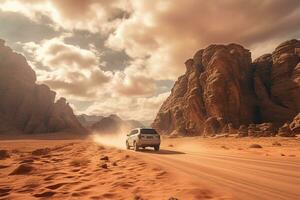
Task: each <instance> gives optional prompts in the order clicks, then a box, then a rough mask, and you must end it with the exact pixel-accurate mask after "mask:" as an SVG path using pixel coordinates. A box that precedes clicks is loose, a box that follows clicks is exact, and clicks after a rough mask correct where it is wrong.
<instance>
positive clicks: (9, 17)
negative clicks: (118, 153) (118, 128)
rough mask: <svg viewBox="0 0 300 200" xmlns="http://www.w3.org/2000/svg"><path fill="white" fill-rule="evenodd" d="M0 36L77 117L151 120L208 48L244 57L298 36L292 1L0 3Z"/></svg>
mask: <svg viewBox="0 0 300 200" xmlns="http://www.w3.org/2000/svg"><path fill="white" fill-rule="evenodd" d="M0 24H1V28H0V38H2V39H4V40H6V42H7V44H8V45H9V46H10V47H12V48H13V49H14V50H15V51H18V52H20V53H22V54H23V55H25V56H26V58H27V60H28V62H29V64H30V65H31V66H32V67H33V68H34V70H35V71H36V74H37V79H38V82H39V83H45V84H47V85H49V86H50V87H51V88H52V89H53V90H55V91H56V92H57V94H58V96H64V97H66V98H67V99H68V100H69V102H70V103H71V105H72V106H73V108H74V110H75V112H76V113H87V114H99V115H108V114H111V113H116V114H119V115H120V116H121V117H123V118H126V119H138V120H142V121H143V120H152V119H153V118H154V116H155V114H156V112H157V111H158V109H159V106H160V105H161V103H162V102H163V100H164V99H165V98H166V97H167V96H168V95H169V91H170V89H171V87H172V85H173V83H174V81H175V80H176V79H177V77H178V76H179V75H181V74H182V73H184V71H185V67H184V64H183V63H184V62H185V60H187V59H188V58H190V57H192V56H193V54H194V53H195V52H196V51H197V50H198V49H201V48H205V47H206V46H207V45H209V44H211V43H231V42H235V43H240V44H242V45H244V46H245V47H246V48H249V49H251V51H252V57H253V58H256V57H257V56H259V55H261V54H263V53H267V52H272V49H274V47H276V46H277V45H278V44H279V43H281V42H282V41H284V40H287V39H291V38H299V37H300V1H299V0H284V1H283V0H251V1H249V0H226V1H223V0H211V1H206V0H0Z"/></svg>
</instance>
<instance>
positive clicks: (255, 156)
mask: <svg viewBox="0 0 300 200" xmlns="http://www.w3.org/2000/svg"><path fill="white" fill-rule="evenodd" d="M47 137H48V136H47ZM99 141H101V138H96V140H94V138H88V139H84V140H81V139H71V140H70V139H69V140H53V139H51V140H48V139H47V138H44V139H42V138H39V139H18V140H10V139H6V140H1V141H0V147H1V150H5V151H6V152H7V153H8V154H9V155H6V156H5V157H3V159H1V160H0V199H13V200H18V199H20V200H23V199H39V198H41V199H44V198H48V199H132V200H138V199H143V200H146V199H149V200H150V199H151V200H153V199H157V200H163V199H166V200H170V199H172V200H176V199H180V200H181V199H185V200H186V199H191V200H192V199H297V197H299V195H300V191H299V188H298V187H299V184H300V165H299V160H300V159H299V158H300V145H299V144H300V140H299V139H298V138H288V139H285V138H281V137H274V138H233V137H229V138H228V137H227V138H202V137H190V138H163V144H162V150H161V151H159V152H155V151H153V150H152V149H151V150H150V149H146V150H141V151H139V152H134V151H128V150H125V149H123V148H124V147H123V146H122V145H120V146H119V147H118V146H117V145H114V146H115V147H112V146H105V144H100V143H99ZM103 141H105V140H103ZM116 144H121V142H119V143H116ZM252 144H258V145H260V146H261V147H262V148H250V147H251V145H252ZM278 144H280V145H278ZM110 145H112V144H110ZM283 155H285V156H283Z"/></svg>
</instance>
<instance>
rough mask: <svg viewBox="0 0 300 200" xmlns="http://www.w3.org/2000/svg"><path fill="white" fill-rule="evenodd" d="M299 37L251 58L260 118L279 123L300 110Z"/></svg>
mask: <svg viewBox="0 0 300 200" xmlns="http://www.w3.org/2000/svg"><path fill="white" fill-rule="evenodd" d="M299 48H300V41H298V40H290V41H287V42H284V43H282V44H280V45H279V46H278V47H277V48H276V49H275V51H274V52H273V53H272V54H267V55H264V56H262V57H260V58H258V59H256V60H255V61H254V62H253V65H254V67H255V75H254V88H255V93H256V95H257V98H258V103H259V113H260V118H261V121H263V122H272V123H274V124H275V125H277V126H281V125H282V124H284V123H285V122H289V121H290V120H291V119H293V117H294V116H296V115H297V113H299V112H300V63H299V62H300V56H299Z"/></svg>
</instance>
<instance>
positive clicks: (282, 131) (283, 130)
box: [278, 123, 295, 137]
mask: <svg viewBox="0 0 300 200" xmlns="http://www.w3.org/2000/svg"><path fill="white" fill-rule="evenodd" d="M278 136H281V137H295V133H293V132H292V130H291V129H290V127H289V124H288V123H285V124H284V125H283V126H282V127H280V128H279V130H278Z"/></svg>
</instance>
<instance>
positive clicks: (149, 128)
mask: <svg viewBox="0 0 300 200" xmlns="http://www.w3.org/2000/svg"><path fill="white" fill-rule="evenodd" d="M141 129H152V130H155V129H154V128H134V129H131V131H134V130H141Z"/></svg>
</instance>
